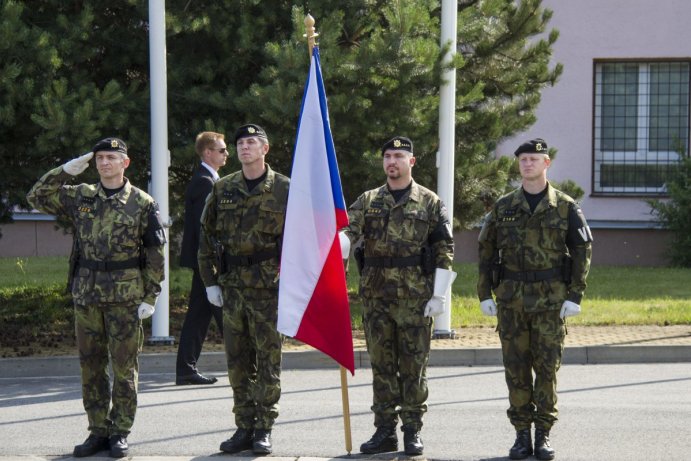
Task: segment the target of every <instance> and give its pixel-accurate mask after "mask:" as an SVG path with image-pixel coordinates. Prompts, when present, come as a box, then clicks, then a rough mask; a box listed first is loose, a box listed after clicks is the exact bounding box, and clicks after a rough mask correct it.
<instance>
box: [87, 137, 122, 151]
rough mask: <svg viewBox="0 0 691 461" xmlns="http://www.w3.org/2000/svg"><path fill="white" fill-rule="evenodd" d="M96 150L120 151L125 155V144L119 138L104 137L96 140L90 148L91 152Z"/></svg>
mask: <svg viewBox="0 0 691 461" xmlns="http://www.w3.org/2000/svg"><path fill="white" fill-rule="evenodd" d="M98 151H110V152H120V153H122V154H125V155H127V144H125V141H123V140H122V139H119V138H105V139H101V140H100V141H99V142H97V143H96V144H95V145H94V147H93V148H92V149H91V152H94V153H95V152H98Z"/></svg>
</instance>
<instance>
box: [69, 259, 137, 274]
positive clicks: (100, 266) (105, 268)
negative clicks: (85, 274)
mask: <svg viewBox="0 0 691 461" xmlns="http://www.w3.org/2000/svg"><path fill="white" fill-rule="evenodd" d="M79 267H85V268H86V269H91V270H92V271H99V272H111V271H119V270H123V269H135V268H137V269H139V258H132V259H126V260H124V261H96V260H94V259H81V258H79Z"/></svg>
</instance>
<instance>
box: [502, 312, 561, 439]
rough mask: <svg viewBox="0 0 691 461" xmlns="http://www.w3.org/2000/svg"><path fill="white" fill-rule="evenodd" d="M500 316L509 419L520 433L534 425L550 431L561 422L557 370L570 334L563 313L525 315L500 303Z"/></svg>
mask: <svg viewBox="0 0 691 461" xmlns="http://www.w3.org/2000/svg"><path fill="white" fill-rule="evenodd" d="M497 317H498V324H497V331H498V332H499V339H500V340H501V349H502V356H503V360H504V374H505V377H506V385H507V386H508V388H509V404H510V406H509V409H508V410H507V412H506V413H507V415H508V417H509V420H510V421H511V424H513V426H514V427H515V428H516V430H522V429H529V428H530V427H531V424H532V423H534V424H535V427H536V428H540V429H547V430H549V429H550V428H551V427H552V425H553V424H554V423H555V422H556V421H557V414H558V410H557V371H558V370H559V367H560V366H561V358H562V353H563V351H564V336H565V335H566V327H565V324H564V321H563V320H562V319H561V318H560V317H559V310H550V311H541V312H534V313H525V312H523V311H522V310H517V309H510V308H506V307H504V306H502V305H501V304H500V305H499V308H498V312H497ZM533 373H535V380H534V381H533Z"/></svg>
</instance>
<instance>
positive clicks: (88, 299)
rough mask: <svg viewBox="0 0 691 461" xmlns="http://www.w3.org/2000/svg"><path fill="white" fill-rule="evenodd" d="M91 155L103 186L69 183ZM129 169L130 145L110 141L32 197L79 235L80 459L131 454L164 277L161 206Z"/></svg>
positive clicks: (42, 182) (56, 173)
mask: <svg viewBox="0 0 691 461" xmlns="http://www.w3.org/2000/svg"><path fill="white" fill-rule="evenodd" d="M92 157H93V158H95V161H96V169H97V170H98V174H99V176H100V182H99V183H97V184H79V185H66V184H65V183H66V182H68V181H70V180H72V179H73V178H74V177H75V176H77V175H78V174H80V173H82V172H83V171H84V170H85V169H86V168H88V166H89V160H91V158H92ZM129 164H130V158H129V157H128V155H127V146H126V145H125V143H124V142H123V141H122V140H120V139H118V138H106V139H103V140H101V141H99V142H98V143H96V145H95V146H94V147H93V149H92V152H89V153H87V154H84V155H82V156H81V157H78V158H76V159H73V160H70V161H69V162H67V163H65V164H64V165H62V166H60V167H57V168H55V169H53V170H51V171H49V172H48V173H46V174H45V175H44V176H43V177H42V178H41V179H39V180H38V182H37V183H36V184H35V185H34V187H33V188H32V189H31V191H30V192H29V194H28V195H27V199H28V201H29V203H30V204H31V205H32V206H34V207H35V208H36V209H38V210H41V211H43V212H44V213H49V214H53V215H55V216H57V217H59V218H62V219H64V220H66V221H68V222H70V223H71V225H72V227H73V231H74V237H73V238H74V241H75V245H74V247H73V252H75V253H74V254H73V257H72V258H71V267H70V281H71V283H70V288H71V291H72V297H73V299H74V312H75V327H76V328H75V330H76V336H77V348H78V350H79V363H80V366H81V374H82V398H83V401H84V409H85V410H86V414H87V416H88V419H89V432H90V434H89V436H88V438H87V439H86V440H85V441H84V443H82V444H81V445H77V446H75V447H74V456H75V457H83V456H90V455H93V454H95V453H97V452H99V451H100V450H105V449H109V450H110V456H111V457H115V458H121V457H124V456H126V455H127V452H128V445H127V435H128V434H129V432H130V429H131V427H132V424H133V422H134V416H135V412H136V410H137V384H138V376H139V362H138V357H139V353H140V352H141V346H142V343H143V329H142V322H141V320H142V319H145V318H147V317H150V316H151V315H152V314H153V312H154V306H155V304H156V298H157V297H158V295H159V293H160V292H161V285H160V284H161V281H162V280H163V277H164V244H165V243H166V235H165V231H164V229H163V226H162V224H161V220H160V216H159V212H158V205H157V204H156V202H154V200H153V198H151V196H149V195H148V194H146V193H145V192H143V191H141V190H140V189H138V188H136V187H134V186H133V185H132V184H131V183H130V182H129V180H128V179H127V178H126V177H125V176H124V174H125V169H126V168H127V167H128V166H129ZM109 354H110V362H111V365H112V368H113V383H112V390H111V386H110V382H109V376H108V356H109Z"/></svg>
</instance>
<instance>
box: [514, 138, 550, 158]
mask: <svg viewBox="0 0 691 461" xmlns="http://www.w3.org/2000/svg"><path fill="white" fill-rule="evenodd" d="M526 153H530V154H546V153H547V142H546V141H545V140H544V139H542V138H535V139H531V140H530V141H528V142H524V143H523V144H521V145H520V146H518V149H516V152H514V153H513V155H515V156H516V157H518V156H519V155H521V154H526Z"/></svg>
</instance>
